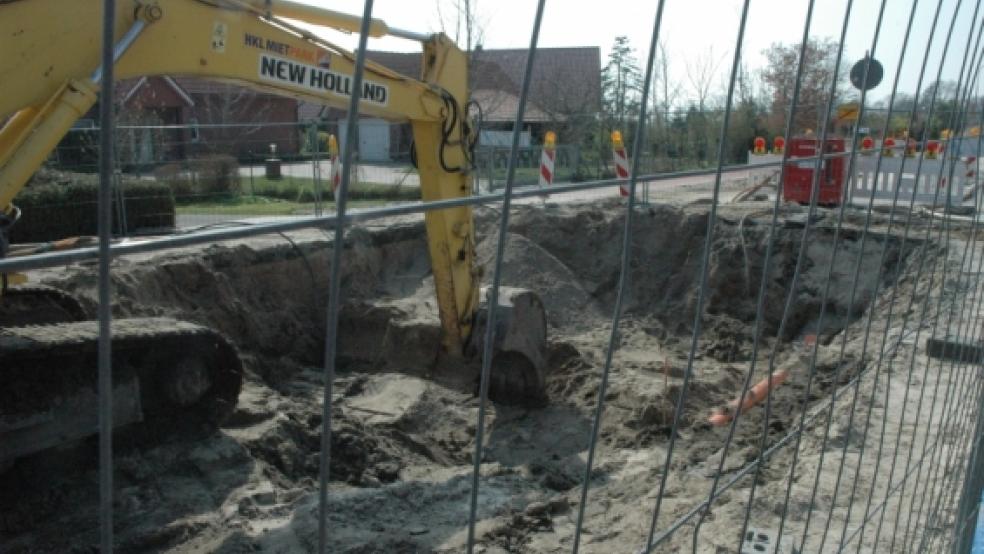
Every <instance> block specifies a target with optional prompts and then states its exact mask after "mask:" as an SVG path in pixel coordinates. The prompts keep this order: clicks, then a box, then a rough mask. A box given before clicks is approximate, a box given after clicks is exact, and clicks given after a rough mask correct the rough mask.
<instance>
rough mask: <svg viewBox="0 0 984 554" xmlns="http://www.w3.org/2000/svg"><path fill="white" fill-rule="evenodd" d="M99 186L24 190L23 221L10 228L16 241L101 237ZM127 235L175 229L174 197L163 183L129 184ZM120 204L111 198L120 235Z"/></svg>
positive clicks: (84, 182) (19, 202) (18, 201)
mask: <svg viewBox="0 0 984 554" xmlns="http://www.w3.org/2000/svg"><path fill="white" fill-rule="evenodd" d="M98 198H99V184H98V182H96V180H94V179H81V180H79V181H76V182H71V183H68V184H41V185H33V186H30V187H27V188H25V189H24V190H23V191H21V193H20V194H19V195H18V196H17V198H15V199H14V204H15V205H16V206H17V207H19V208H20V209H21V212H22V216H21V219H20V221H18V222H17V224H16V225H14V227H13V229H11V233H10V238H11V240H12V242H15V243H21V242H43V241H50V240H58V239H62V238H66V237H73V236H78V235H95V234H98V232H99V226H98V218H97V206H98ZM123 198H124V205H125V206H126V232H127V233H128V234H129V233H134V232H137V231H141V230H149V229H161V228H172V227H174V196H173V195H172V194H171V189H170V188H169V187H168V186H167V185H164V184H159V183H156V182H153V181H136V180H133V181H125V182H124V183H123ZM117 212H118V210H117V202H116V199H115V198H114V199H113V230H114V233H119V232H120V221H119V217H118V213H117Z"/></svg>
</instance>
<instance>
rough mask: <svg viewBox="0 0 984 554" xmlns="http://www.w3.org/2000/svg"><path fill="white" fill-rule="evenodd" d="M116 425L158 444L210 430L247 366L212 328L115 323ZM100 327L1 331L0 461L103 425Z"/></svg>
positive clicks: (228, 408)
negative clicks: (99, 379) (100, 415)
mask: <svg viewBox="0 0 984 554" xmlns="http://www.w3.org/2000/svg"><path fill="white" fill-rule="evenodd" d="M112 337H113V342H112V353H113V354H112V356H113V358H112V359H113V421H114V427H116V428H117V429H120V428H121V427H125V428H126V429H127V435H128V436H134V435H135V436H136V437H137V439H138V440H143V439H146V440H149V441H154V440H157V439H159V438H160V437H164V436H168V435H169V434H170V433H174V432H181V431H185V430H190V429H201V428H202V426H207V427H210V428H214V427H216V426H218V425H219V424H220V423H221V422H222V420H223V419H224V418H225V417H226V416H228V415H229V414H230V413H231V412H232V410H233V409H234V408H235V406H236V400H237V397H238V396H239V390H240V386H241V384H242V362H241V361H240V359H239V356H238V354H237V353H236V350H235V348H233V346H232V345H231V344H230V342H229V341H228V340H226V339H225V338H224V337H223V336H222V335H220V334H218V333H216V332H215V331H213V330H211V329H208V328H206V327H202V326H200V325H196V324H194V323H189V322H186V321H179V320H175V319H170V318H132V319H120V320H117V321H114V322H113V325H112ZM98 340H99V330H98V322H96V321H78V322H71V323H58V324H54V325H33V326H22V327H7V328H0V383H3V386H2V387H0V465H2V464H4V463H7V462H11V461H13V460H15V459H17V458H19V457H22V456H26V455H28V454H32V453H35V452H39V451H42V450H45V449H48V448H51V447H54V446H59V445H62V444H65V443H68V442H71V441H73V440H78V439H82V438H84V437H87V436H89V435H93V434H95V433H96V432H97V429H98V416H97V414H98V410H97V406H98V394H97V388H96V387H97V373H98V370H97V367H98V365H97V354H98Z"/></svg>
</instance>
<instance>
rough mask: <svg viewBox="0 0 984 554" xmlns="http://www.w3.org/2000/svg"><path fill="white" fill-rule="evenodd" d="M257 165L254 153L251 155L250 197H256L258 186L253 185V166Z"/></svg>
mask: <svg viewBox="0 0 984 554" xmlns="http://www.w3.org/2000/svg"><path fill="white" fill-rule="evenodd" d="M254 163H256V158H254V156H253V153H252V152H250V153H249V195H250V196H252V197H256V185H254V184H253V164H254Z"/></svg>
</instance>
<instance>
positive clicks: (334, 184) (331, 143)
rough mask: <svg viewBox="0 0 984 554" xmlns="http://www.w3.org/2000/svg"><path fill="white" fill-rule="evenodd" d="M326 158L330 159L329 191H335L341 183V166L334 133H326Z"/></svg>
mask: <svg viewBox="0 0 984 554" xmlns="http://www.w3.org/2000/svg"><path fill="white" fill-rule="evenodd" d="M328 158H329V159H330V160H331V171H330V172H329V174H328V175H329V176H330V177H331V192H332V193H335V192H337V191H338V187H339V186H341V184H342V168H341V165H340V163H339V161H338V140H336V139H335V135H328Z"/></svg>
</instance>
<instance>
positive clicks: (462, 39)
mask: <svg viewBox="0 0 984 554" xmlns="http://www.w3.org/2000/svg"><path fill="white" fill-rule="evenodd" d="M436 4H437V17H438V20H439V21H440V25H441V32H442V33H444V34H446V35H448V36H452V37H454V41H455V42H456V43H457V44H459V45H463V46H464V48H465V51H466V52H472V51H473V50H474V49H478V48H481V46H482V42H484V40H485V28H486V26H487V24H488V21H487V19H485V18H481V17H479V11H478V0H436ZM445 4H448V5H449V6H450V8H451V12H450V13H449V14H448V15H447V17H445V13H444V9H442V8H443V5H445ZM450 28H454V33H450V32H449V31H448V30H449V29H450ZM462 30H464V36H462V34H461V33H462Z"/></svg>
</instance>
